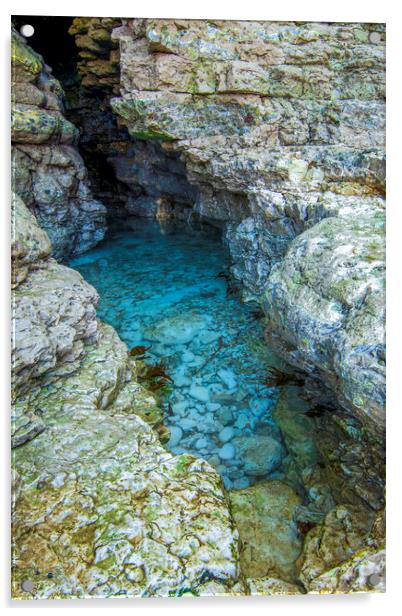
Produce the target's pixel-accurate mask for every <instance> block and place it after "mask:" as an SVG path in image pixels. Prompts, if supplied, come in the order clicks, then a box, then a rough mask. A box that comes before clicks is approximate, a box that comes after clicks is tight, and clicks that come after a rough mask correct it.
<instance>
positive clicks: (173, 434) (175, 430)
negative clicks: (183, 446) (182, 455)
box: [167, 426, 183, 447]
mask: <svg viewBox="0 0 402 616" xmlns="http://www.w3.org/2000/svg"><path fill="white" fill-rule="evenodd" d="M169 430H170V439H169V441H168V443H167V446H168V447H176V445H178V444H179V442H180V440H181V437H182V436H183V431H182V429H181V428H179V427H178V426H172V427H171V428H169Z"/></svg>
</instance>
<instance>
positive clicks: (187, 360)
mask: <svg viewBox="0 0 402 616" xmlns="http://www.w3.org/2000/svg"><path fill="white" fill-rule="evenodd" d="M194 357H195V355H194V353H192V352H191V351H185V352H184V353H183V355H182V356H181V359H182V361H183V362H184V363H185V364H188V363H190V362H192V361H193V359H194Z"/></svg>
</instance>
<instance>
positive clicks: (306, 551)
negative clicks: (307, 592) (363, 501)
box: [298, 505, 374, 589]
mask: <svg viewBox="0 0 402 616" xmlns="http://www.w3.org/2000/svg"><path fill="white" fill-rule="evenodd" d="M373 519H374V515H373V513H372V512H370V511H369V510H368V509H358V508H356V507H353V506H346V505H338V506H337V507H335V508H334V509H333V510H331V511H330V512H329V513H328V514H327V516H326V518H325V521H324V523H323V524H321V525H319V526H316V527H315V528H313V529H312V530H310V531H309V533H308V535H307V536H306V539H305V542H304V546H303V552H302V554H301V556H300V559H299V562H298V566H299V577H300V579H301V581H302V582H303V584H304V585H305V587H306V588H307V589H310V588H311V587H312V586H311V583H312V581H313V580H314V579H316V578H318V577H320V576H321V575H322V574H323V573H324V572H325V571H329V570H331V569H333V568H334V567H336V566H338V565H339V564H340V563H343V562H344V561H346V560H347V559H348V558H350V557H351V556H353V555H354V554H355V553H357V552H359V550H361V549H362V548H364V546H365V545H367V542H368V537H369V532H370V530H371V527H372V525H373ZM313 586H314V584H313Z"/></svg>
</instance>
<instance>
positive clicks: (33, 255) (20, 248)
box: [11, 193, 51, 286]
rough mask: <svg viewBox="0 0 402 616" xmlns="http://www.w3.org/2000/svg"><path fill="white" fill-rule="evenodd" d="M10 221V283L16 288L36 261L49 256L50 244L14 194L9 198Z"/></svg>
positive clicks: (44, 233)
mask: <svg viewBox="0 0 402 616" xmlns="http://www.w3.org/2000/svg"><path fill="white" fill-rule="evenodd" d="M11 220H12V236H11V261H12V282H13V286H18V285H19V284H20V283H21V282H23V281H24V280H25V278H26V277H27V275H28V272H29V271H30V269H32V268H34V267H35V263H36V261H39V260H40V259H44V258H46V257H48V256H49V255H50V251H51V244H50V241H49V238H48V236H47V235H46V232H45V231H43V230H42V229H41V228H40V227H38V224H37V222H36V219H35V217H34V216H33V214H31V213H30V212H29V210H28V209H27V208H26V207H25V204H24V203H23V201H22V200H21V199H20V198H19V197H18V195H16V194H15V193H12V196H11Z"/></svg>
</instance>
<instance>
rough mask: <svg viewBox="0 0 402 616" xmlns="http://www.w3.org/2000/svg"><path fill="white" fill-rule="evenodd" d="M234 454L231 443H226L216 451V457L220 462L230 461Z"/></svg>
mask: <svg viewBox="0 0 402 616" xmlns="http://www.w3.org/2000/svg"><path fill="white" fill-rule="evenodd" d="M235 453H236V450H235V448H234V447H233V445H232V443H226V444H225V445H224V446H223V447H221V448H220V449H218V456H219V457H220V459H221V460H231V459H232V458H234V456H235Z"/></svg>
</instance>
